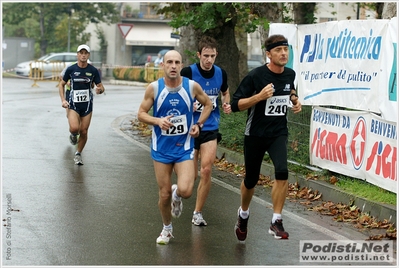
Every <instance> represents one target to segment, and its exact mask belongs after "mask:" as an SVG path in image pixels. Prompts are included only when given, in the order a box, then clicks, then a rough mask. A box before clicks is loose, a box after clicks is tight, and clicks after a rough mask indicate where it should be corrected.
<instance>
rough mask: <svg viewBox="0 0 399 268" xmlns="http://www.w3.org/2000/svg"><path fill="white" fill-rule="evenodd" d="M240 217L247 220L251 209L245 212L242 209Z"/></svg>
mask: <svg viewBox="0 0 399 268" xmlns="http://www.w3.org/2000/svg"><path fill="white" fill-rule="evenodd" d="M240 217H241V218H243V219H247V218H248V217H249V209H248V210H245V211H244V210H242V208H241V207H240Z"/></svg>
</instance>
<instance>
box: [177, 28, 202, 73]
mask: <svg viewBox="0 0 399 268" xmlns="http://www.w3.org/2000/svg"><path fill="white" fill-rule="evenodd" d="M197 47H198V42H197V39H196V36H195V31H194V29H193V27H192V26H186V27H181V29H180V41H179V47H178V48H177V49H176V50H177V51H179V52H180V54H181V55H182V57H183V66H189V65H190V64H192V63H194V62H196V60H197V57H196V56H195V53H196V52H197Z"/></svg>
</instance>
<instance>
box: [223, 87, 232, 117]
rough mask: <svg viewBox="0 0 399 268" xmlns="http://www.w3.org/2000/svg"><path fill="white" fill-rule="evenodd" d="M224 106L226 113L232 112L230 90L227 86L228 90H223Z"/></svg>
mask: <svg viewBox="0 0 399 268" xmlns="http://www.w3.org/2000/svg"><path fill="white" fill-rule="evenodd" d="M221 100H222V107H223V112H224V113H225V114H229V113H231V105H230V90H229V89H228V88H227V90H226V91H224V92H223V91H222V98H221Z"/></svg>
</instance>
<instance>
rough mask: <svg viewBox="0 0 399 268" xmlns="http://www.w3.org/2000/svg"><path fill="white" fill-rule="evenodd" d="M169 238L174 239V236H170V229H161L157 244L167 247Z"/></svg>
mask: <svg viewBox="0 0 399 268" xmlns="http://www.w3.org/2000/svg"><path fill="white" fill-rule="evenodd" d="M171 238H174V236H173V235H172V229H165V228H164V229H162V232H161V234H160V235H159V236H158V238H157V244H161V245H167V244H168V243H169V240H170V239H171Z"/></svg>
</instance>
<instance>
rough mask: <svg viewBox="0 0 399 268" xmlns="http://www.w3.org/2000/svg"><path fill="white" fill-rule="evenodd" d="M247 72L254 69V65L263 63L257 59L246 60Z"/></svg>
mask: <svg viewBox="0 0 399 268" xmlns="http://www.w3.org/2000/svg"><path fill="white" fill-rule="evenodd" d="M247 64H248V72H249V71H251V70H253V69H255V68H256V67H259V66H262V65H263V63H262V62H260V61H258V60H248V61H247Z"/></svg>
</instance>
